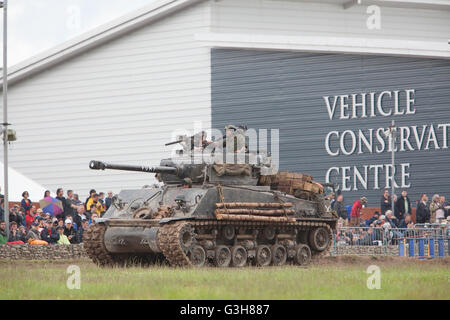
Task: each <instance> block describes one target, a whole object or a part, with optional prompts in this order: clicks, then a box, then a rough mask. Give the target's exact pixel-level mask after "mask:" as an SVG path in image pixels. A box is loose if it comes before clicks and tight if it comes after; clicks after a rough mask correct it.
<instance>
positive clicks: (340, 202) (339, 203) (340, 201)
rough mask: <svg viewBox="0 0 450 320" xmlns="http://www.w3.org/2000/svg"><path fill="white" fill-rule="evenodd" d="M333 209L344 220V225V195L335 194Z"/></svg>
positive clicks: (345, 223) (345, 212) (345, 213)
mask: <svg viewBox="0 0 450 320" xmlns="http://www.w3.org/2000/svg"><path fill="white" fill-rule="evenodd" d="M334 210H335V211H336V212H337V214H338V216H339V217H340V218H342V219H343V220H344V226H346V225H347V224H348V221H347V208H345V205H344V196H343V195H342V194H340V195H338V196H337V199H336V202H335V204H334Z"/></svg>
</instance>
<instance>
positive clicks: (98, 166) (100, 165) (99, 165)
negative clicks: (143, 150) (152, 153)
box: [89, 160, 178, 174]
mask: <svg viewBox="0 0 450 320" xmlns="http://www.w3.org/2000/svg"><path fill="white" fill-rule="evenodd" d="M89 168H90V169H92V170H105V169H111V170H123V171H138V172H149V173H171V174H177V173H178V169H177V168H175V167H163V166H157V167H147V166H131V165H126V164H112V163H106V162H102V161H97V160H91V162H89Z"/></svg>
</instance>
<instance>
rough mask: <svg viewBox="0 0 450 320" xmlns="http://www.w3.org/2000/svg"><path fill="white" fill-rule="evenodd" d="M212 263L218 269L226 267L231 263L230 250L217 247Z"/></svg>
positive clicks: (224, 247) (225, 247)
mask: <svg viewBox="0 0 450 320" xmlns="http://www.w3.org/2000/svg"><path fill="white" fill-rule="evenodd" d="M214 261H215V263H216V266H218V267H228V266H229V265H230V263H231V250H230V248H228V247H227V246H217V248H216V256H215V258H214Z"/></svg>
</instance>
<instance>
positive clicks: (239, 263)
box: [231, 245, 247, 267]
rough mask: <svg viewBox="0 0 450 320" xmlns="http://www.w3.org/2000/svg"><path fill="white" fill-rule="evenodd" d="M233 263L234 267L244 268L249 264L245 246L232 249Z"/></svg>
mask: <svg viewBox="0 0 450 320" xmlns="http://www.w3.org/2000/svg"><path fill="white" fill-rule="evenodd" d="M231 261H232V264H233V267H243V266H245V264H246V263H247V250H245V248H244V247H243V246H239V245H237V246H234V247H232V248H231Z"/></svg>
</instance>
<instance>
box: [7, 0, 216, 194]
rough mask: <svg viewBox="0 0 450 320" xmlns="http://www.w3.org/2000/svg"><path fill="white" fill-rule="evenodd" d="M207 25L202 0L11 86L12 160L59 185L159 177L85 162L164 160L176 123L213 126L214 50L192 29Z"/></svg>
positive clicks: (81, 187) (134, 183)
mask: <svg viewBox="0 0 450 320" xmlns="http://www.w3.org/2000/svg"><path fill="white" fill-rule="evenodd" d="M208 25H209V7H208V5H207V3H202V4H199V5H195V6H193V7H190V8H187V9H184V10H183V11H181V12H179V13H177V14H175V15H171V16H169V17H167V18H164V19H162V20H160V21H158V22H155V23H152V24H150V25H148V26H145V27H143V28H141V29H139V30H136V31H134V32H132V33H129V34H127V35H125V36H122V37H120V38H118V39H115V40H114V41H111V42H108V43H106V44H103V45H101V46H99V47H97V48H94V49H92V50H89V51H88V52H85V53H83V54H82V55H79V56H77V57H74V58H72V59H70V60H67V61H64V62H63V63H61V64H59V65H57V66H55V67H53V68H51V69H49V70H46V71H43V72H40V73H38V74H36V75H35V76H32V77H30V78H28V79H26V80H23V81H21V82H19V83H16V84H14V85H12V86H11V87H10V90H9V122H11V123H12V124H13V128H14V129H15V130H16V131H17V136H18V140H17V142H14V143H12V144H11V148H10V166H11V167H13V168H14V169H16V170H18V171H19V172H21V173H22V174H24V175H26V176H27V177H29V178H31V179H33V180H35V181H36V182H38V183H40V184H42V185H43V186H44V187H46V188H48V189H50V190H52V192H54V191H56V188H58V187H63V188H65V189H69V188H70V189H73V190H75V192H78V193H80V195H86V194H87V193H88V192H89V190H90V189H91V188H96V189H97V190H102V191H107V190H110V189H111V190H113V191H114V192H118V191H120V190H121V189H122V188H140V187H142V186H143V185H145V184H151V183H152V182H154V181H155V180H154V178H153V176H154V175H153V174H145V173H133V172H121V171H102V172H99V171H93V170H89V168H88V163H89V160H91V159H97V160H104V161H110V162H118V163H130V164H147V165H158V164H159V161H160V159H161V158H162V157H167V156H170V152H171V149H172V148H169V147H164V143H166V142H169V141H170V140H171V139H172V138H174V137H172V132H173V130H175V129H177V128H186V129H190V130H193V129H194V128H193V123H194V121H203V124H204V125H205V126H206V127H209V126H210V123H209V121H210V109H209V107H210V101H209V99H210V65H209V63H210V50H209V49H208V48H206V47H202V46H200V45H199V44H198V43H197V42H196V41H195V40H194V36H193V35H194V33H196V32H201V31H204V30H206V29H207V28H208ZM0 153H1V152H0ZM32 200H35V201H36V200H39V199H37V198H33V199H32Z"/></svg>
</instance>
